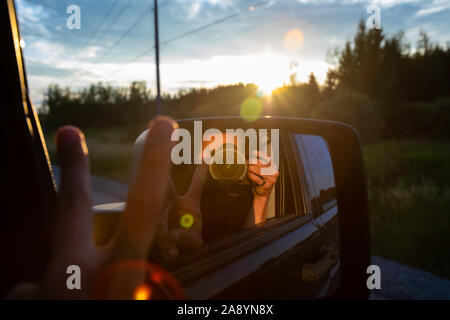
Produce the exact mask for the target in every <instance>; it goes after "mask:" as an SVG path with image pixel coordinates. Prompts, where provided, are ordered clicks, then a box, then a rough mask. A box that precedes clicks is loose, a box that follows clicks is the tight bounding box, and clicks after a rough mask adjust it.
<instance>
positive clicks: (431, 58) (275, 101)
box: [40, 21, 450, 143]
mask: <svg viewBox="0 0 450 320" xmlns="http://www.w3.org/2000/svg"><path fill="white" fill-rule="evenodd" d="M330 60H331V62H332V63H333V67H332V68H330V69H329V70H328V73H327V78H326V81H325V83H324V85H323V86H319V85H318V84H317V81H316V78H315V76H314V74H311V75H310V76H309V81H308V82H306V83H298V82H296V81H295V77H291V82H290V83H288V84H285V85H283V86H282V87H280V88H278V89H276V90H275V91H274V92H273V93H272V95H271V96H263V95H261V93H260V92H259V91H258V87H257V86H256V85H253V84H242V83H239V84H235V85H226V86H225V85H224V86H218V87H215V88H210V89H206V88H199V89H188V90H180V91H179V92H178V93H177V94H173V95H169V94H165V95H164V96H163V97H162V100H163V112H164V114H167V115H170V116H172V117H174V118H191V117H202V116H227V115H239V114H241V112H242V105H243V103H244V102H245V101H247V100H248V99H252V101H256V103H257V104H258V106H259V108H257V110H258V112H259V111H260V112H261V113H263V114H271V115H281V116H292V117H312V118H320V119H330V120H337V121H343V122H347V123H350V124H351V125H353V126H354V127H356V128H357V129H358V130H359V132H360V134H361V136H362V139H363V142H365V143H367V142H371V141H375V140H377V139H380V138H406V137H426V138H447V137H449V136H450V46H449V44H448V43H447V44H446V46H445V47H443V46H442V45H439V44H435V43H432V41H431V40H430V38H429V37H428V36H427V34H426V33H425V32H423V31H421V32H420V34H419V39H418V41H417V44H416V46H415V48H414V49H413V48H412V46H411V45H410V44H409V43H407V42H406V41H405V39H404V35H403V33H402V32H400V33H398V34H396V35H394V36H391V37H388V36H386V35H385V34H384V32H383V30H377V29H373V30H367V29H366V27H365V24H364V22H363V21H361V22H360V24H359V26H358V28H357V32H356V34H355V36H354V38H353V39H352V40H351V41H347V42H346V43H345V46H344V48H342V49H335V50H334V52H333V53H332V54H331V55H330ZM300 67H301V64H300ZM154 105H155V99H154V96H153V95H152V94H151V92H150V90H148V88H147V87H146V83H145V82H142V81H135V82H133V83H132V84H131V85H130V86H129V87H128V88H125V87H112V86H110V85H107V84H103V83H97V84H92V85H91V86H89V87H88V88H85V89H82V90H79V91H72V90H70V89H69V88H62V87H60V86H58V85H56V84H52V85H50V86H49V87H48V88H47V90H46V92H45V99H44V104H43V108H42V109H41V111H40V116H41V119H42V121H43V123H44V125H45V126H48V127H51V128H56V127H58V126H60V125H64V124H69V123H70V124H74V125H77V126H80V127H82V128H86V127H108V126H126V127H127V128H129V130H130V132H133V130H135V131H138V130H140V129H141V128H142V127H143V126H145V124H146V123H147V122H148V121H149V119H151V118H152V117H153V116H154V110H155V107H154Z"/></svg>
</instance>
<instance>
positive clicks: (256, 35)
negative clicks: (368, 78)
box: [16, 0, 450, 107]
mask: <svg viewBox="0 0 450 320" xmlns="http://www.w3.org/2000/svg"><path fill="white" fill-rule="evenodd" d="M371 4H374V5H377V6H378V7H379V8H380V17H381V27H382V28H383V30H384V32H385V34H386V35H388V36H392V35H395V34H396V33H397V32H399V31H404V32H405V40H406V41H407V42H409V43H410V44H411V45H412V47H413V48H414V46H415V44H416V42H417V38H418V35H419V31H420V30H424V31H426V32H427V33H428V35H429V36H430V38H431V40H432V41H433V42H434V43H439V44H441V45H445V44H446V43H447V42H448V41H450V36H449V34H450V32H449V31H450V0H426V1H422V0H403V1H400V0H378V1H377V0H375V1H365V0H342V1H338V0H316V1H313V0H269V1H267V0H159V6H158V7H159V29H160V30H159V34H160V43H161V50H160V70H161V87H162V91H163V92H166V93H171V94H173V93H176V92H177V91H178V90H180V89H187V88H191V87H213V86H216V85H218V84H231V83H238V82H242V83H255V84H256V85H258V86H259V87H260V88H261V89H262V90H263V91H264V92H266V93H270V90H272V89H274V88H276V87H277V86H281V85H283V83H289V75H290V74H292V73H296V78H297V80H298V81H307V78H308V75H309V74H310V73H311V72H313V73H314V74H315V76H316V78H317V79H318V81H319V83H322V82H323V81H324V79H325V78H326V72H327V70H328V68H330V67H333V65H332V63H331V61H330V60H329V59H328V58H327V57H328V53H329V52H331V51H333V50H334V49H335V48H342V47H343V46H344V44H345V41H347V40H351V39H352V37H353V36H354V34H355V31H356V28H357V25H358V22H359V21H360V20H361V19H364V20H366V19H367V18H368V17H369V16H370V14H369V13H367V11H366V10H367V7H368V6H369V5H371ZM71 5H76V6H78V7H79V8H80V29H69V28H68V27H67V19H68V18H69V17H70V16H71V12H69V13H67V11H66V10H67V8H68V7H69V6H71ZM16 7H17V11H18V16H19V24H20V29H21V37H22V39H23V41H21V43H22V47H23V52H24V56H25V64H26V70H27V77H28V84H29V89H30V95H31V99H32V101H33V102H34V103H35V105H36V106H37V107H40V105H41V104H42V101H43V99H44V91H45V89H46V88H47V86H48V85H49V84H50V83H55V84H58V85H60V86H68V87H70V88H73V89H75V90H76V89H80V88H83V87H86V86H89V85H90V84H91V83H96V82H100V81H101V82H103V83H108V84H111V85H113V86H127V85H128V84H129V83H130V82H131V81H133V80H144V81H147V85H148V87H149V88H150V89H151V90H152V93H153V94H154V93H155V78H156V77H155V56H154V50H153V47H154V21H153V11H152V10H153V0H147V1H145V0H96V1H92V0H16ZM235 13H236V15H235V16H234V17H232V18H229V19H224V20H223V21H221V22H218V23H216V24H213V25H211V26H208V27H206V28H204V29H202V30H200V31H198V32H194V33H189V32H190V31H191V30H196V29H197V28H200V27H202V26H205V25H208V24H211V23H212V22H215V21H218V20H220V19H222V18H225V17H230V16H231V15H233V14H235ZM186 32H187V33H188V35H184V36H182V37H180V38H178V39H177V37H178V36H180V35H183V34H185V33H186ZM171 40H173V41H171Z"/></svg>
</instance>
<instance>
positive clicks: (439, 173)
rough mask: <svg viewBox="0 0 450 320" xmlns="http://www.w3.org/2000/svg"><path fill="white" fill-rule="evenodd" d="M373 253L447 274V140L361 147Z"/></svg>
mask: <svg viewBox="0 0 450 320" xmlns="http://www.w3.org/2000/svg"><path fill="white" fill-rule="evenodd" d="M364 158H365V163H366V171H367V179H368V185H369V201H370V215H371V233H372V252H373V254H375V255H380V256H382V257H385V258H388V259H393V260H397V261H400V262H403V263H405V264H407V265H411V266H414V267H417V268H420V269H423V270H426V271H429V272H431V273H434V274H436V275H440V276H442V277H445V278H450V232H449V230H450V184H449V182H450V143H444V142H432V141H387V142H381V143H376V144H372V145H368V146H366V147H365V148H364Z"/></svg>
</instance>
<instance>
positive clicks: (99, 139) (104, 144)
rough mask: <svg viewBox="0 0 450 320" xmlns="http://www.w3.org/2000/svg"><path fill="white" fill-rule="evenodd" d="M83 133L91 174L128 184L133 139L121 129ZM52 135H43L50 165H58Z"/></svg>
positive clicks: (93, 130)
mask: <svg viewBox="0 0 450 320" xmlns="http://www.w3.org/2000/svg"><path fill="white" fill-rule="evenodd" d="M83 132H84V134H85V137H86V143H87V145H88V149H89V159H90V165H91V172H92V174H93V175H96V176H100V177H104V178H108V179H112V180H116V181H120V182H124V183H128V182H129V179H130V173H131V160H132V153H133V145H134V140H135V138H130V136H129V132H127V130H126V129H122V128H108V129H104V128H102V129H87V130H83ZM53 135H54V132H48V133H45V140H46V143H47V149H48V152H49V155H50V159H51V161H52V163H53V164H58V157H57V154H56V149H55V144H54V141H53ZM136 137H137V135H136Z"/></svg>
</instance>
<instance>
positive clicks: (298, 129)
mask: <svg viewBox="0 0 450 320" xmlns="http://www.w3.org/2000/svg"><path fill="white" fill-rule="evenodd" d="M178 122H179V125H180V129H181V130H185V131H184V132H185V133H186V132H188V133H192V135H193V138H192V140H194V139H198V137H195V134H200V135H201V138H200V139H201V141H202V139H203V134H204V133H205V132H206V133H208V132H209V133H211V132H216V133H217V132H223V133H225V132H227V129H228V130H230V129H231V130H234V132H236V131H237V130H242V131H241V132H243V133H244V134H245V133H248V132H249V131H248V130H249V129H252V130H256V132H257V133H261V132H266V133H267V132H271V133H272V135H274V136H276V135H279V136H278V138H279V139H280V140H279V141H281V142H282V143H281V145H282V147H281V149H280V150H281V151H279V152H281V154H282V155H283V156H284V158H285V159H283V158H280V159H278V161H279V163H277V168H278V167H281V168H282V169H283V166H284V168H286V169H283V170H285V173H286V172H287V170H288V168H289V167H290V165H291V164H292V163H294V160H293V159H294V158H295V155H294V154H293V151H292V145H290V143H289V136H301V137H306V138H307V137H317V138H314V139H309V140H310V141H311V142H310V143H312V144H315V143H317V144H319V145H320V144H322V145H324V146H326V153H327V154H329V159H330V161H331V163H332V171H333V175H334V177H333V179H334V183H335V190H333V192H335V198H336V199H335V200H334V201H335V204H337V208H338V211H339V214H338V215H337V216H338V221H339V224H338V226H339V227H338V228H339V230H338V233H339V235H338V237H339V242H340V246H339V247H340V248H339V253H338V254H339V259H338V261H339V269H340V285H339V288H338V289H337V291H335V292H334V293H333V294H332V295H331V296H329V297H336V298H367V297H368V289H367V287H366V278H367V274H366V268H367V266H368V265H369V264H370V235H369V217H368V195H367V184H366V178H365V172H364V163H363V157H362V150H361V143H360V139H359V135H358V133H357V132H356V131H355V129H353V128H352V127H350V126H349V125H346V124H342V123H337V122H332V121H320V120H310V119H296V118H278V117H264V118H258V119H256V120H254V121H252V122H248V121H246V120H244V119H242V118H239V117H230V118H208V119H198V120H196V119H189V120H180V121H178ZM199 124H200V125H201V128H200V129H199V128H198V126H199ZM212 130H216V131H212ZM276 130H278V131H276ZM274 132H277V133H276V134H275V133H274ZM146 134H147V132H143V133H142V134H141V135H140V136H139V137H138V139H137V140H136V143H135V151H134V156H133V168H136V166H137V163H138V161H139V160H140V153H141V150H142V148H143V144H144V142H145V138H146ZM250 136H251V134H250V133H249V134H248V135H247V138H249V137H250ZM258 138H260V137H259V136H258ZM278 138H277V139H278ZM306 138H300V139H306ZM180 140H181V139H180ZM244 140H245V138H244ZM306 140H308V139H306ZM274 141H275V139H274V138H273V137H272V140H271V142H270V148H269V149H271V151H270V154H271V155H273V154H274V153H273V152H274V151H273V150H274V145H275V143H274ZM315 141H316V142H315ZM258 143H259V141H258ZM299 143H301V144H302V145H303V144H305V143H306V142H305V141H303V142H299ZM290 148H291V149H290ZM194 149H195V147H194V146H193V147H192V152H193V153H195V150H194ZM308 152H309V151H308ZM324 154H325V153H324ZM319 156H320V155H319ZM300 157H301V155H300ZM322 158H323V157H322ZM235 159H236V158H235ZM318 159H320V158H318ZM297 162H299V161H297ZM284 164H286V165H284ZM293 165H294V166H295V165H296V164H295V163H294V164H293ZM319 169H320V168H319ZM292 172H293V171H290V174H291V175H292ZM135 174H136V170H135V169H133V170H132V175H135ZM282 176H283V178H280V181H281V182H279V183H282V184H283V185H282V187H281V190H284V189H285V184H286V181H287V180H289V176H290V175H289V174H284V175H282ZM283 179H284V180H283ZM296 183H297V184H299V182H298V181H297V182H296ZM313 183H314V182H313ZM293 188H294V189H296V188H297V187H295V186H294V187H293ZM333 189H334V188H333ZM325 191H326V190H325ZM325 191H324V192H325ZM276 197H277V200H276V201H277V205H276V206H275V207H276V211H277V212H278V211H280V210H281V209H280V206H279V205H278V203H281V206H282V207H283V208H284V207H287V205H286V201H287V200H286V197H287V196H286V194H285V191H277V195H276ZM275 207H274V208H275ZM296 207H298V205H296ZM124 208H125V204H124V203H120V204H107V205H101V206H96V208H95V209H96V214H95V218H94V227H95V232H94V233H95V237H96V240H97V242H98V243H102V242H105V241H107V239H108V237H109V235H110V234H112V230H113V229H114V227H115V224H116V223H117V221H118V220H119V219H120V213H121V212H122V211H123V210H124ZM274 210H275V209H274ZM286 210H287V209H286ZM295 214H296V215H297V217H290V218H289V219H291V220H292V221H291V220H289V219H288V217H285V218H283V219H284V220H283V219H281V220H279V221H284V222H279V221H278V222H279V229H280V231H277V232H281V228H282V226H284V227H283V228H285V229H286V228H287V227H286V226H287V225H292V226H294V225H296V226H300V222H299V221H300V220H301V219H304V220H305V217H300V213H299V212H297V211H296V212H295ZM306 216H308V215H306ZM294 218H298V219H294ZM299 219H300V220H299ZM315 219H316V217H315V216H314V214H313V215H312V217H311V220H315ZM305 221H306V220H305ZM278 222H277V221H276V220H274V222H271V223H272V225H276V226H278V224H277V223H278ZM294 222H295V223H296V224H295V223H294ZM317 222H319V223H320V218H318V219H316V223H317ZM293 223H294V224H293ZM301 223H304V222H301ZM264 228H266V227H265V226H261V227H260V229H259V234H261V232H263V231H261V230H266V229H264ZM267 228H269V227H267ZM272 228H275V229H276V227H272ZM276 230H278V229H276ZM289 230H290V231H289ZM289 230H285V231H286V232H288V231H289V232H292V230H291V229H289ZM298 230H300V229H298ZM251 231H252V230H250V229H249V230H248V231H246V232H247V233H249V234H251ZM252 232H253V231H252ZM256 234H258V233H257V232H254V233H253V235H251V236H249V237H248V241H249V245H248V246H249V247H248V248H249V249H248V251H245V252H246V253H245V254H242V256H239V255H238V253H237V252H238V251H239V250H241V249H242V248H240V249H236V253H229V254H231V255H232V256H233V257H234V258H232V259H231V258H229V259H230V260H226V261H228V262H227V263H228V264H227V265H226V266H225V265H223V266H222V265H221V266H219V265H216V263H217V261H218V259H215V260H214V261H212V262H211V266H210V269H208V268H206V267H205V262H204V261H201V259H202V254H203V255H205V252H204V251H201V252H200V253H199V254H197V255H194V256H195V257H196V258H195V259H197V261H196V260H195V259H194V260H186V259H187V258H185V259H184V260H183V259H182V260H181V261H180V262H179V263H178V264H176V263H175V264H172V265H170V266H169V269H170V270H171V271H173V272H174V274H175V276H176V277H177V278H178V279H179V280H180V282H181V283H182V284H183V285H185V286H186V291H187V292H188V293H191V294H190V295H188V296H189V297H194V298H195V297H197V298H205V297H216V296H217V295H218V294H219V293H220V294H219V295H218V297H224V298H230V297H231V298H233V297H234V298H236V297H235V296H234V294H237V292H238V291H233V290H231V289H229V288H230V287H229V286H230V283H228V284H226V283H224V284H222V283H220V284H219V283H215V284H211V282H214V281H217V279H215V280H213V278H211V272H213V271H214V272H215V271H216V270H223V268H232V267H230V265H231V266H232V265H233V263H236V261H239V259H249V257H250V252H251V250H250V248H251V247H252V243H253V248H256V247H254V246H255V244H254V243H255V241H256V240H257V238H256ZM272 236H273V235H272ZM272 236H269V234H267V236H266V237H267V239H266V241H267V242H260V246H261V247H258V248H260V249H261V248H263V249H264V248H268V244H267V243H270V241H278V240H275V239H276V238H273V239H274V240H269V238H270V237H272ZM278 236H279V235H278ZM287 237H288V233H286V239H287ZM244 239H247V238H245V237H244V236H241V240H240V241H241V242H240V246H241V247H243V246H245V245H244V244H245V243H246V242H245V241H247V240H245V241H244ZM270 239H272V238H270ZM258 241H262V240H258ZM286 241H287V240H286ZM229 243H231V240H229ZM258 243H259V242H258ZM263 243H264V244H263ZM228 245H230V244H228ZM217 246H218V247H219V248H220V245H217ZM224 248H225V247H224ZM327 248H329V247H328V246H326V245H322V246H321V247H320V248H319V251H320V253H321V254H323V257H324V258H323V259H325V260H323V259H320V260H319V261H312V262H311V261H306V260H305V261H306V262H305V263H303V267H302V271H301V272H300V275H299V279H300V280H299V281H301V282H302V283H305V282H307V281H314V280H318V278H320V276H321V274H319V275H318V274H315V272H316V271H315V270H318V269H320V268H321V267H323V266H324V265H326V264H330V263H335V262H336V252H337V251H336V250H335V249H334V248H332V249H327ZM260 249H258V250H260ZM205 250H206V249H205ZM224 250H225V249H224ZM246 250H247V249H246ZM253 250H256V249H253ZM224 252H225V251H224ZM224 252H216V253H215V254H218V255H220V254H224ZM243 252H244V251H243ZM271 252H272V251H271ZM208 254H210V253H208ZM270 254H272V253H270ZM279 254H280V255H284V254H285V252H281V253H279ZM264 255H266V256H267V257H268V258H270V257H269V251H268V249H267V253H266V254H262V258H261V259H262V260H261V261H265V260H264V259H265V256H264ZM277 257H278V256H277ZM199 259H200V260H199ZM223 259H225V258H223ZM233 259H234V260H233ZM236 259H237V260H236ZM255 259H256V258H255ZM333 259H334V260H333ZM192 261H194V262H195V263H201V265H199V267H196V269H195V270H194V269H193V268H194V265H195V263H194V264H193V262H192ZM199 261H200V262H199ZM224 261H225V260H224ZM251 261H253V263H256V262H255V260H251ZM261 263H262V262H261ZM187 264H193V265H192V266H187ZM213 266H215V267H213ZM236 268H237V266H236ZM244 269H245V268H244ZM230 270H231V269H230ZM235 270H238V269H235ZM253 271H255V270H253ZM253 271H252V270H248V273H249V274H250V273H251V272H253ZM208 272H209V274H208V275H207V273H208ZM217 272H219V271H217ZM237 273H243V275H242V277H244V278H246V277H247V276H249V275H246V274H245V271H242V268H240V269H239V272H237ZM316 278H317V279H316ZM208 279H209V280H208ZM308 279H309V280H308ZM241 280H242V279H241ZM241 280H239V281H238V280H235V281H238V282H237V283H239V282H240V281H241ZM219 282H220V281H219ZM225 282H226V281H225ZM260 282H261V281H260ZM205 283H206V284H205ZM235 285H236V283H235ZM205 286H206V288H207V290H205ZM225 288H228V289H225ZM230 290H231V291H230ZM230 292H231V293H230ZM241 292H242V291H241ZM251 294H252V293H251V292H250V293H249V295H251ZM300 296H301V294H300ZM247 297H249V296H247ZM305 297H308V298H311V297H309V296H305Z"/></svg>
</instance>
